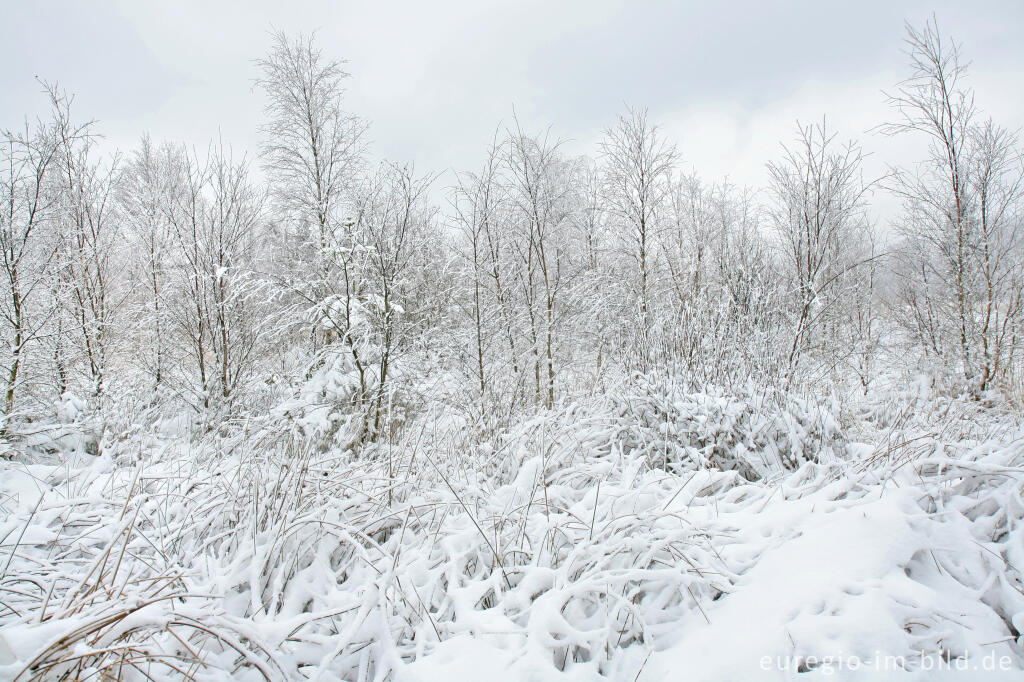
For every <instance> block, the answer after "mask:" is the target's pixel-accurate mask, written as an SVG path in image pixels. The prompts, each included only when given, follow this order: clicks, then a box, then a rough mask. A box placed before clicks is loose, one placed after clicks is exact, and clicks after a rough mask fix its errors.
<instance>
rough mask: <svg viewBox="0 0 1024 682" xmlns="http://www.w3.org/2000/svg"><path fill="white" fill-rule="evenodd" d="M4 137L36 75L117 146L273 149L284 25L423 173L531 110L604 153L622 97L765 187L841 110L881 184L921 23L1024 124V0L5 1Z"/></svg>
mask: <svg viewBox="0 0 1024 682" xmlns="http://www.w3.org/2000/svg"><path fill="white" fill-rule="evenodd" d="M0 9H2V12H0V15H2V21H0V56H2V59H3V62H2V63H3V65H4V66H3V67H0V126H3V127H11V126H15V125H18V123H19V121H20V120H21V119H22V117H23V116H24V115H25V114H33V113H37V112H40V111H42V109H43V107H44V106H45V100H44V98H43V97H42V95H41V94H40V89H39V86H38V84H37V83H36V82H35V80H34V76H40V77H42V78H45V79H47V80H51V81H59V82H60V84H61V85H62V86H63V87H64V88H66V89H67V90H68V91H69V92H73V93H75V94H76V100H75V110H76V112H77V115H78V116H79V117H80V118H83V119H84V118H95V119H98V120H99V131H100V132H102V133H103V134H104V135H106V136H107V138H108V140H109V142H110V143H111V144H116V145H118V146H120V147H123V148H128V147H131V146H132V145H134V143H135V142H136V141H137V139H138V138H139V136H140V135H141V134H142V133H143V132H145V131H149V132H150V133H151V134H152V135H153V136H154V137H155V138H158V139H162V138H167V139H172V140H180V141H185V142H189V143H192V144H196V145H199V146H205V144H206V142H207V141H209V140H210V139H211V138H213V137H216V136H217V135H218V134H220V135H222V136H223V139H224V141H225V142H227V143H231V144H232V145H233V146H234V148H235V149H236V151H240V150H249V151H255V149H256V145H257V142H258V136H257V132H256V128H257V125H258V123H259V121H260V118H261V107H262V99H261V95H260V93H259V92H258V91H254V89H253V86H252V81H253V79H254V78H255V77H256V75H257V72H256V68H255V66H254V65H253V60H254V59H255V58H257V57H259V56H260V55H262V54H263V53H264V52H265V51H266V48H267V46H268V44H269V42H270V39H269V36H268V31H269V29H270V28H271V27H276V28H281V29H284V30H286V31H289V32H297V31H303V32H308V31H310V30H314V29H318V30H319V34H318V35H319V40H320V44H321V45H322V47H323V48H324V50H325V52H327V53H328V54H329V55H331V56H336V57H341V58H345V59H347V60H348V61H349V65H348V68H349V70H350V71H351V73H352V75H353V78H352V79H351V80H350V81H349V97H348V107H349V109H350V110H352V111H353V112H355V113H358V114H360V115H362V116H364V117H366V118H367V119H369V120H370V121H371V123H372V128H371V137H372V139H373V141H374V148H373V150H374V153H375V155H377V156H386V157H388V158H392V159H395V160H403V161H404V160H412V161H415V162H416V164H417V166H418V167H419V168H421V169H424V170H431V171H443V170H446V169H448V168H451V167H456V168H459V169H464V168H470V167H474V166H475V165H476V164H477V162H478V160H479V159H480V157H481V154H482V150H483V148H484V147H485V145H486V144H487V143H488V142H489V140H490V138H491V136H492V134H493V132H494V130H495V128H496V126H498V124H499V123H501V122H502V121H506V122H507V121H508V120H509V119H510V117H511V114H512V111H513V106H515V110H516V112H517V113H518V115H519V117H520V119H521V120H522V121H523V122H524V124H525V125H526V126H528V127H534V128H536V127H541V126H547V125H550V126H551V127H552V131H553V132H554V134H556V135H559V136H563V137H567V138H571V139H572V140H573V142H572V143H571V145H572V148H573V149H578V150H580V151H587V150H592V149H593V145H594V141H595V140H596V139H597V138H598V137H599V135H600V131H601V129H602V128H603V127H605V126H607V125H608V124H610V123H611V122H613V121H614V118H615V116H616V115H617V114H618V113H620V112H621V111H622V110H623V107H624V103H630V104H632V105H634V106H646V107H648V108H649V110H650V113H651V116H652V118H653V119H654V120H655V121H657V122H658V123H660V124H661V125H662V126H663V128H664V129H665V131H666V133H667V134H669V135H670V136H672V137H673V138H674V139H675V140H676V141H677V142H678V143H679V146H680V150H681V152H682V156H683V159H684V161H685V162H687V163H688V164H692V165H693V166H694V167H695V168H696V169H697V170H698V171H699V172H701V173H702V174H703V175H705V176H707V177H709V178H716V177H720V176H722V175H725V174H728V175H729V176H731V177H732V178H733V179H734V180H735V181H737V182H740V183H750V184H758V183H760V182H762V181H763V177H764V172H763V166H764V162H765V161H766V160H768V159H769V158H772V157H773V156H777V154H778V145H779V142H780V141H782V140H786V139H788V138H790V137H791V136H792V130H793V123H794V120H795V119H796V118H797V117H799V118H801V119H802V120H814V119H820V117H821V116H823V115H827V116H828V118H829V120H830V124H831V125H833V126H834V127H835V128H836V129H837V130H838V131H839V132H840V134H841V135H842V136H843V137H853V138H857V139H859V140H860V142H861V143H862V144H863V146H864V148H865V150H866V151H868V152H870V153H872V157H871V165H870V167H869V169H868V170H869V172H870V171H874V170H879V169H881V168H882V167H884V164H885V163H887V162H898V161H900V160H901V159H903V158H909V157H911V156H912V155H913V153H914V146H913V144H912V143H911V142H909V141H897V142H893V141H891V140H887V139H884V138H881V137H879V136H878V135H874V134H870V133H868V132H867V131H868V130H869V129H870V128H871V127H872V126H874V125H876V124H878V123H880V122H882V121H883V120H885V118H886V117H887V116H889V112H888V110H887V108H886V105H885V102H884V98H883V95H882V94H881V90H882V89H883V88H891V87H892V85H893V84H894V83H895V82H896V81H897V80H899V79H900V78H901V77H903V75H905V73H906V65H905V59H904V58H903V55H902V54H901V49H902V45H901V41H902V37H903V22H904V20H909V21H911V22H912V23H914V24H916V25H920V24H922V23H923V22H924V20H925V19H926V18H927V17H928V16H929V15H930V13H931V12H932V10H934V11H935V12H936V14H937V16H938V20H939V25H940V28H941V29H942V30H943V32H944V33H947V34H952V35H953V36H954V37H955V38H956V39H957V40H959V41H960V42H962V43H963V45H964V51H965V54H966V56H967V57H968V58H969V59H970V60H971V61H972V62H973V64H972V69H971V82H972V83H973V84H974V86H975V87H976V90H977V101H978V104H979V105H980V106H981V107H982V108H983V109H985V110H986V111H987V112H989V113H991V114H992V115H993V116H995V117H996V119H997V120H998V121H999V122H1001V123H1003V124H1004V125H1007V126H1009V127H1011V128H1017V127H1018V126H1020V125H1021V124H1022V122H1024V88H1022V80H1021V74H1024V40H1022V39H1021V29H1022V28H1024V3H1021V2H999V3H996V2H972V3H964V2H959V3H945V2H940V3H934V2H933V3H922V2H906V3H895V2H891V1H890V2H878V1H874V0H871V1H860V2H826V1H825V0H818V1H817V2H782V3H769V2H758V1H756V0H743V1H733V2H723V3H711V2H680V3H668V2H650V1H634V2H617V1H611V0H591V1H590V2H553V1H549V2H537V1H534V0H528V1H525V2H502V3H491V2H474V1H472V0H463V1H460V2H447V1H438V0H435V1H432V2H401V3H400V2H378V3H360V2H350V1H339V2H326V1H313V0H302V1H290V2H281V1H276V2H268V1H264V0H258V1H254V2H244V3H243V2H238V3H228V2H218V1H216V0H204V1H200V2H194V1H192V0H187V1H186V0H175V2H160V3H156V2H153V3H150V2H140V1H137V0H136V1H125V2H109V3H103V2H84V1H83V2H58V1H55V0H47V1H39V2H30V1H26V0H0Z"/></svg>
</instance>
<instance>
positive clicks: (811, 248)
mask: <svg viewBox="0 0 1024 682" xmlns="http://www.w3.org/2000/svg"><path fill="white" fill-rule="evenodd" d="M797 131H798V136H797V144H796V146H795V147H793V148H790V147H786V146H785V145H784V146H783V149H784V152H785V153H784V156H783V159H782V160H781V161H777V162H771V163H769V164H768V172H769V175H770V177H771V187H770V191H771V196H772V199H773V204H774V205H773V210H772V214H771V216H772V223H773V226H774V228H775V230H776V232H777V234H778V235H779V238H780V240H781V243H782V247H783V253H784V255H785V257H784V261H785V263H786V265H787V270H788V273H789V277H790V281H791V286H792V292H793V293H792V300H793V303H794V313H795V319H794V322H793V331H792V343H791V344H790V349H789V354H788V359H787V364H788V365H789V378H788V380H787V382H791V381H792V380H793V376H794V374H795V372H796V370H797V367H798V365H799V362H800V359H801V357H802V356H803V355H804V354H805V353H806V352H807V351H809V350H812V349H814V348H815V346H816V341H815V334H816V333H817V332H818V331H819V330H822V329H823V328H824V327H825V326H826V325H827V324H829V323H831V322H832V321H833V316H834V314H835V313H836V312H837V308H838V303H839V301H840V300H841V298H842V296H841V295H842V292H843V285H844V284H845V283H846V282H845V279H846V277H847V276H848V275H849V274H850V273H851V271H852V270H853V269H854V268H856V267H857V265H858V264H859V263H858V262H856V261H853V262H851V260H850V259H849V257H848V256H849V254H850V245H851V243H852V240H853V239H854V236H855V234H856V232H857V231H858V230H863V229H865V226H866V224H867V216H866V214H865V199H866V193H867V191H868V185H866V184H865V183H864V181H863V178H862V176H861V161H862V159H863V154H862V152H861V150H860V147H858V146H857V145H856V144H854V143H852V142H851V143H848V144H846V145H844V146H840V145H838V144H837V143H836V136H835V135H834V134H833V133H830V132H829V131H828V129H827V128H826V125H825V123H824V122H823V123H821V124H819V125H813V126H802V125H800V124H799V123H798V124H797ZM826 340H829V341H836V339H835V337H834V336H832V337H826Z"/></svg>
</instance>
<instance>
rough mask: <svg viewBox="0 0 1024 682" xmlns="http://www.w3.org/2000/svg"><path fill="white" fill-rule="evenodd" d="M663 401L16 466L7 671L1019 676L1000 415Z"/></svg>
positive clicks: (4, 604)
mask: <svg viewBox="0 0 1024 682" xmlns="http://www.w3.org/2000/svg"><path fill="white" fill-rule="evenodd" d="M661 401H662V403H661V408H659V409H654V407H652V404H651V402H650V401H648V402H647V403H645V402H643V401H639V402H636V403H634V404H633V405H632V406H631V407H630V409H628V410H622V409H618V408H615V407H614V406H610V405H608V404H593V405H588V406H586V407H581V406H574V407H573V408H571V409H569V408H567V409H564V410H561V411H556V412H555V413H550V414H545V415H542V416H538V417H537V418H535V419H534V420H533V421H531V422H529V423H527V424H524V425H522V426H520V427H517V428H516V429H514V430H512V431H511V432H508V433H505V434H504V435H503V436H502V437H501V438H498V439H496V440H495V441H493V442H488V443H482V442H479V441H478V440H474V439H472V438H470V437H468V436H465V435H464V434H463V435H460V432H457V431H448V430H446V429H444V428H441V427H435V428H433V429H421V430H420V431H419V432H418V433H417V432H416V429H408V432H409V434H410V435H409V437H408V438H407V439H405V440H402V441H401V442H397V443H392V444H382V445H381V446H380V447H378V448H377V450H376V451H374V453H373V456H363V457H358V458H357V457H353V456H351V455H350V454H347V453H339V452H337V451H335V450H332V449H321V448H317V447H313V445H312V444H310V443H309V442H308V440H307V439H304V438H302V437H299V436H298V435H296V434H289V435H280V434H279V433H275V432H274V431H273V430H272V429H269V428H266V427H257V426H252V427H250V428H248V429H239V430H238V432H237V433H235V434H233V435H232V436H230V437H224V436H222V437H219V438H216V439H214V438H209V439H206V440H204V441H200V442H196V443H192V444H186V441H184V440H183V439H181V438H177V437H174V436H173V434H167V433H164V434H151V435H148V436H146V437H145V438H143V437H141V436H139V435H138V434H136V435H135V436H133V437H131V438H126V439H124V440H121V441H116V440H115V441H111V442H107V443H105V444H104V446H103V448H101V450H102V452H101V454H100V455H99V456H92V455H88V454H85V453H82V452H78V453H72V452H58V453H56V454H53V455H50V456H45V457H44V456H37V457H35V459H34V460H33V461H34V463H31V462H30V461H29V459H30V458H29V457H28V456H27V455H20V456H17V457H15V458H14V459H13V460H9V461H3V462H2V463H0V466H2V470H0V491H2V492H0V504H2V507H0V514H2V522H0V538H2V539H3V540H2V548H0V569H2V571H3V573H2V576H3V577H2V580H0V592H2V594H0V628H2V629H0V677H3V678H5V679H8V678H9V679H19V680H24V679H33V678H42V679H50V678H60V677H62V676H63V677H64V678H69V679H89V678H92V679H100V676H99V671H100V669H101V668H102V669H105V670H106V672H107V674H109V675H114V676H121V677H123V678H124V679H145V675H149V676H151V679H165V678H168V677H174V676H186V677H187V676H194V677H195V678H197V679H226V678H234V679H253V680H258V679H272V680H277V679H321V680H337V679H344V680H356V679H393V680H397V681H401V682H435V681H436V682H441V681H442V680H443V681H449V680H488V682H504V681H505V680H508V681H512V680H517V681H518V680H566V681H568V680H574V681H575V680H601V679H610V680H637V681H649V682H653V681H656V680H688V681H689V680H722V681H733V680H753V679H769V680H789V679H800V680H814V679H844V680H846V679H849V680H879V679H910V680H936V679H938V680H942V679H955V680H975V679H1006V680H1011V679H1012V680H1016V679H1021V677H1022V675H1024V673H1022V670H1024V649H1022V646H1021V645H1022V644H1024V640H1022V639H1021V636H1020V633H1021V630H1022V629H1024V591H1022V590H1024V587H1022V583H1021V573H1020V571H1021V569H1022V567H1024V530H1022V527H1024V526H1022V519H1024V497H1022V495H1024V428H1022V427H1021V426H1020V424H1019V423H1018V422H1017V421H1016V418H1015V417H1014V416H1013V415H1012V414H1002V413H1000V412H998V411H997V410H994V409H989V408H984V407H981V406H979V405H976V404H973V403H971V402H970V401H964V402H957V401H947V402H945V403H942V402H941V401H938V402H936V401H933V402H929V403H927V404H925V403H922V402H920V401H918V402H915V403H908V406H909V407H910V408H911V410H910V411H908V410H895V411H894V412H893V414H888V415H882V416H879V415H878V414H877V413H876V414H874V415H868V414H866V415H865V416H864V419H863V423H864V424H865V426H863V428H859V429H854V430H849V429H848V430H847V431H845V432H844V431H842V430H841V429H839V427H838V425H836V424H834V423H833V420H832V419H831V417H828V415H825V417H822V418H817V419H815V418H809V417H808V416H807V415H808V414H810V413H811V412H813V410H811V409H810V408H809V407H808V406H806V405H802V406H801V405H795V404H794V405H790V406H789V408H787V409H786V410H782V411H781V412H779V413H778V414H775V415H772V414H771V413H770V411H769V410H768V408H767V407H765V406H763V405H759V406H757V410H756V411H755V412H751V411H750V409H749V408H750V404H749V402H744V401H743V400H734V399H731V398H726V397H723V396H721V395H719V396H715V395H697V396H693V395H690V396H678V395H676V396H667V397H663V399H661ZM666 406H667V407H666ZM911 412H912V413H911ZM766 415H767V416H766ZM794 415H795V416H794ZM815 424H817V425H818V426H817V427H814V425H815ZM812 427H814V428H812ZM815 434H817V435H815ZM798 444H803V445H801V447H797V445H798ZM798 451H799V452H798ZM825 452H827V453H828V456H827V457H826V456H818V455H819V454H821V453H825ZM737 453H740V456H739V458H741V459H743V460H744V461H748V462H753V464H751V465H750V466H749V467H747V468H743V467H739V466H736V465H735V463H736V460H737ZM795 453H798V454H795ZM723 469H724V470H723Z"/></svg>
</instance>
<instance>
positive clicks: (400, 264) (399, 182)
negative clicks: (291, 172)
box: [355, 164, 434, 438]
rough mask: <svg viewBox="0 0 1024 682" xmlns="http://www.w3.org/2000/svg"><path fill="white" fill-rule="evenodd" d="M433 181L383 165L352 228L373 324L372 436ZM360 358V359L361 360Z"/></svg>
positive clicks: (424, 232)
mask: <svg viewBox="0 0 1024 682" xmlns="http://www.w3.org/2000/svg"><path fill="white" fill-rule="evenodd" d="M432 181H433V178H432V177H429V176H427V177H417V176H416V175H415V173H414V171H413V169H412V167H410V166H398V165H394V164H385V165H384V166H383V167H382V168H381V169H380V171H379V172H378V174H377V175H376V176H375V177H373V178H371V179H370V180H369V181H368V183H367V185H366V186H365V187H364V189H363V191H362V192H361V193H360V198H359V200H358V203H357V210H356V216H357V218H356V226H355V227H356V230H357V231H358V232H359V233H360V234H363V235H365V240H366V246H367V250H366V264H365V274H366V278H367V286H366V296H365V298H364V300H363V301H362V303H363V306H364V309H365V310H366V312H367V313H369V316H370V318H371V320H372V325H371V329H372V331H371V335H372V348H373V349H372V356H373V358H374V359H375V360H376V363H375V364H376V372H375V376H374V382H373V389H372V391H371V392H370V393H369V394H368V395H366V396H365V397H366V398H369V399H370V400H371V401H372V408H371V412H372V417H371V418H370V419H369V420H368V422H369V427H370V436H371V438H376V437H377V435H378V434H379V433H380V431H381V428H382V427H383V425H384V424H383V420H384V418H385V411H386V408H387V404H386V402H385V401H386V400H388V397H389V380H390V379H391V376H392V371H393V364H394V361H395V359H396V358H395V355H396V353H397V351H398V350H399V349H400V344H402V343H403V342H404V341H406V339H403V338H401V334H402V331H403V324H402V322H403V318H405V317H406V316H407V311H406V306H409V305H410V304H411V298H412V297H411V292H410V290H409V286H408V278H409V269H410V268H411V267H412V266H413V264H414V262H415V261H414V258H415V256H416V255H417V254H418V253H420V252H422V251H423V250H424V249H425V247H426V242H425V240H426V239H427V238H428V235H429V234H430V230H429V228H430V227H431V226H432V223H433V219H434V217H433V209H432V208H431V207H429V206H428V204H427V202H426V196H427V192H428V190H429V188H430V184H431V182H432ZM364 357H365V356H364Z"/></svg>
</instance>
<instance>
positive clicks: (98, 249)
mask: <svg viewBox="0 0 1024 682" xmlns="http://www.w3.org/2000/svg"><path fill="white" fill-rule="evenodd" d="M49 94H50V101H51V105H52V108H53V115H54V125H55V131H56V134H57V136H58V138H59V140H60V150H61V152H60V168H61V174H60V183H59V197H60V212H59V222H60V226H59V230H60V238H61V239H60V245H59V248H58V250H57V260H58V266H59V274H58V280H59V281H60V283H61V284H62V285H63V286H64V287H65V289H66V290H65V291H64V292H62V295H61V297H60V298H61V300H62V302H63V304H64V307H66V309H67V313H68V315H69V321H70V326H71V327H72V328H74V330H75V334H74V339H75V341H76V342H77V343H76V345H77V346H78V352H77V353H76V356H77V357H76V358H75V359H78V358H81V359H82V361H83V364H84V368H85V376H86V377H87V378H88V382H87V383H88V390H89V392H90V393H91V394H92V395H99V394H101V393H102V392H103V389H104V387H105V381H106V379H107V376H106V370H107V364H108V362H109V360H110V354H111V337H112V335H113V333H114V331H115V329H116V325H115V324H113V318H114V316H115V315H116V313H117V311H118V308H119V304H120V302H121V298H122V296H121V293H120V292H119V291H118V286H119V284H120V281H121V280H120V271H121V268H122V262H123V259H122V255H123V249H121V229H120V228H121V223H120V219H119V216H118V215H117V214H118V204H117V201H116V197H115V193H116V189H117V187H118V185H119V182H120V169H119V158H118V156H117V155H115V156H114V157H113V158H112V159H111V160H110V161H109V163H106V164H105V163H103V162H102V161H97V160H95V156H96V152H95V149H94V138H93V137H92V136H91V135H88V134H85V131H86V130H87V126H85V127H82V126H77V125H76V124H75V123H74V122H73V121H72V118H71V100H70V98H68V97H66V96H65V95H63V94H62V93H60V92H59V91H58V90H57V89H56V88H50V89H49ZM62 319H63V318H62ZM62 327H63V325H62V324H61V325H59V328H58V330H57V333H56V338H55V344H56V352H55V359H56V361H57V365H58V367H57V373H58V375H59V376H60V375H62V374H63V373H64V371H65V369H64V359H63V357H62V355H63V336H64V333H63V332H64V329H63V328H62ZM69 331H70V330H69ZM62 383H63V382H62Z"/></svg>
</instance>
